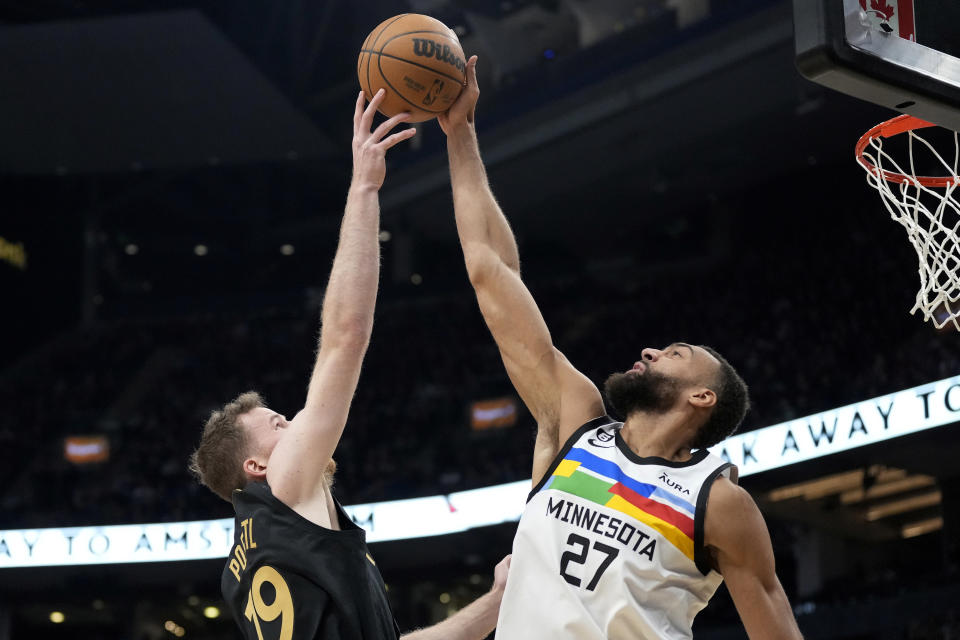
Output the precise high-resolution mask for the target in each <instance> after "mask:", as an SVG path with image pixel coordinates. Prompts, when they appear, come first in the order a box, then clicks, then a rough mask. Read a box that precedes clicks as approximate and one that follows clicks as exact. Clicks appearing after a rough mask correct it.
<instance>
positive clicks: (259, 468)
mask: <svg viewBox="0 0 960 640" xmlns="http://www.w3.org/2000/svg"><path fill="white" fill-rule="evenodd" d="M243 472H244V473H245V474H247V477H248V478H250V479H251V480H254V481H257V482H263V481H264V480H266V479H267V465H265V464H260V461H259V460H257V459H256V458H247V459H246V460H244V461H243Z"/></svg>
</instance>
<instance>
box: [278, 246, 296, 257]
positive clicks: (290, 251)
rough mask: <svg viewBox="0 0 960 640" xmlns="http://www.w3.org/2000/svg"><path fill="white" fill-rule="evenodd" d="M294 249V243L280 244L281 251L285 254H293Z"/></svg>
mask: <svg viewBox="0 0 960 640" xmlns="http://www.w3.org/2000/svg"><path fill="white" fill-rule="evenodd" d="M294 251H295V249H294V246H293V245H292V244H284V245H281V246H280V253H282V254H283V255H285V256H292V255H293V253H294Z"/></svg>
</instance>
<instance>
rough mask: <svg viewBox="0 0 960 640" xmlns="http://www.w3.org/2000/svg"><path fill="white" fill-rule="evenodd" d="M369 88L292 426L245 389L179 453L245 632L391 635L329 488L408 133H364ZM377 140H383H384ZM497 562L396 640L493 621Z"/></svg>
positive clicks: (468, 630) (466, 635) (498, 592)
mask: <svg viewBox="0 0 960 640" xmlns="http://www.w3.org/2000/svg"><path fill="white" fill-rule="evenodd" d="M383 98H384V93H383V91H382V90H381V91H380V92H379V93H377V95H376V96H374V98H373V99H372V100H371V101H370V104H369V106H367V108H366V109H364V97H363V94H362V93H361V94H360V95H359V96H358V97H357V103H356V109H355V112H354V120H353V178H352V181H351V184H350V190H349V192H348V194H347V204H346V208H345V210H344V214H343V221H342V223H341V228H340V243H339V245H338V247H337V254H336V257H335V258H334V262H333V267H332V268H331V271H330V277H329V281H328V283H327V289H326V294H325V297H324V302H323V310H322V315H321V332H320V345H319V351H318V353H317V358H316V364H315V365H314V369H313V374H312V376H311V379H310V384H309V387H308V389H307V399H306V403H305V405H304V408H303V409H302V410H301V411H300V412H299V413H297V415H296V416H294V418H293V419H292V420H287V419H286V418H285V417H284V416H282V415H280V414H279V413H277V412H275V411H272V410H270V409H269V408H267V407H266V406H265V405H264V403H263V400H262V399H261V398H260V396H259V395H258V394H256V393H254V392H248V393H245V394H243V395H241V396H239V397H238V398H236V399H235V400H234V401H233V402H230V403H228V404H227V405H225V406H224V407H223V409H222V410H220V411H216V412H214V413H213V414H212V415H211V416H210V419H209V420H208V421H207V424H206V426H205V427H204V430H203V436H202V439H201V442H200V446H199V447H198V448H197V450H196V451H195V452H194V453H193V456H192V458H191V468H192V469H193V470H194V472H195V473H197V474H198V476H199V478H200V481H201V482H202V483H203V484H205V485H207V486H208V487H209V488H210V489H211V490H213V491H214V492H215V493H216V494H217V495H219V496H220V497H222V498H224V499H225V500H228V501H229V500H232V502H233V505H234V510H235V511H236V522H235V526H236V528H235V536H234V547H233V550H232V552H231V554H230V556H229V557H228V559H227V564H226V566H225V567H224V570H223V576H222V580H221V586H222V590H223V595H224V598H225V600H226V601H227V604H228V605H229V607H230V609H231V610H232V612H233V615H234V618H235V619H236V621H237V623H238V624H239V625H240V628H241V630H242V631H243V635H244V637H245V638H247V639H248V640H266V639H270V640H273V639H276V638H279V639H280V640H312V639H314V638H324V639H327V640H385V639H387V638H392V639H395V638H398V637H399V635H400V634H399V629H398V627H397V625H396V622H395V621H394V618H393V614H392V613H391V611H390V606H389V604H388V602H387V598H386V589H385V587H384V584H383V580H382V578H381V577H380V573H379V571H378V570H377V568H376V566H375V565H374V562H373V558H372V557H371V556H370V553H369V551H368V550H367V546H366V542H365V535H364V534H365V532H364V531H363V529H361V528H360V527H358V526H357V525H356V524H354V523H353V522H352V521H351V520H350V518H349V517H348V516H347V515H346V513H345V512H344V511H343V509H342V508H341V506H340V504H339V503H338V502H337V501H336V500H335V499H334V497H333V495H332V494H331V492H330V484H331V480H332V475H333V471H334V470H335V464H334V462H333V452H334V450H335V449H336V447H337V443H338V442H339V441H340V436H341V434H342V433H343V429H344V426H345V423H346V419H347V413H348V410H349V408H350V401H351V399H352V398H353V394H354V390H355V389H356V386H357V381H358V378H359V375H360V365H361V362H362V360H363V356H364V354H365V353H366V349H367V345H368V343H369V340H370V332H371V330H372V326H373V311H374V305H375V301H376V295H377V285H378V278H379V270H380V255H379V252H380V249H379V239H378V232H379V217H380V205H379V197H378V193H379V189H380V187H381V186H382V184H383V180H384V177H385V174H386V165H385V160H384V158H385V154H386V152H387V150H388V149H390V148H391V147H393V146H394V145H396V144H398V143H399V142H401V141H403V140H407V139H409V138H410V137H412V136H413V135H414V133H415V130H414V129H405V130H402V131H399V132H396V133H392V134H390V132H391V131H392V130H393V128H394V127H396V126H397V125H398V124H399V123H401V122H403V121H404V120H406V119H407V118H408V116H407V115H406V114H401V115H398V116H394V117H393V118H390V119H389V120H387V121H386V122H384V123H383V124H381V125H380V126H379V127H377V128H376V129H375V130H374V131H372V132H371V127H372V123H373V117H374V113H376V110H377V106H378V105H379V104H380V103H381V102H382V101H383ZM388 134H390V135H388ZM508 564H509V559H505V560H504V561H503V562H501V563H500V564H499V565H498V566H497V569H496V570H495V580H494V587H493V588H492V589H491V591H490V592H489V593H487V594H486V595H484V596H481V597H480V598H479V599H477V601H476V602H474V603H472V604H471V605H469V606H467V607H466V608H464V609H463V610H461V611H460V612H458V613H457V614H455V615H454V616H452V617H450V618H448V619H447V620H445V621H443V622H441V623H439V624H437V625H435V626H433V627H430V628H428V629H421V630H419V631H416V632H414V633H413V634H410V635H408V636H405V638H409V639H410V640H433V639H434V638H436V639H438V640H439V639H440V638H443V639H444V640H458V639H460V640H469V639H477V640H479V638H483V637H484V636H486V635H487V634H488V633H490V632H491V631H492V630H493V628H494V626H495V624H496V619H497V613H498V610H499V606H500V599H501V596H502V593H503V585H504V583H505V582H506V572H507V567H508Z"/></svg>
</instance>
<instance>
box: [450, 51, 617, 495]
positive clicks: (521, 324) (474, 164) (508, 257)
mask: <svg viewBox="0 0 960 640" xmlns="http://www.w3.org/2000/svg"><path fill="white" fill-rule="evenodd" d="M476 64H477V57H476V56H473V57H471V58H470V60H469V61H468V62H467V85H466V87H464V89H463V92H462V93H461V95H460V97H459V98H458V99H457V101H456V102H455V103H454V105H453V106H452V107H451V108H450V110H449V111H448V112H447V113H445V114H442V115H441V116H439V118H438V120H439V122H440V126H441V128H442V129H443V131H444V133H446V134H447V152H448V154H449V158H450V180H451V184H452V187H453V206H454V211H455V215H456V221H457V232H458V234H459V236H460V245H461V247H462V248H463V257H464V262H465V263H466V266H467V274H468V275H469V277H470V283H471V284H472V285H473V288H474V291H475V292H476V294H477V302H478V303H479V305H480V311H481V313H482V314H483V318H484V320H485V321H486V323H487V327H489V329H490V332H491V333H492V334H493V338H494V340H496V342H497V346H498V347H499V349H500V354H501V356H502V358H503V362H504V365H505V366H506V369H507V374H508V375H509V376H510V380H511V381H512V382H513V385H514V387H515V388H516V389H517V393H519V394H520V397H521V398H522V399H523V401H524V403H525V404H526V405H527V407H528V408H529V409H530V412H531V413H532V414H533V416H534V418H535V419H536V421H537V425H538V432H537V443H536V447H535V451H534V465H533V480H534V482H536V481H537V480H539V479H540V477H541V476H542V475H543V473H544V472H545V471H546V470H547V467H548V466H549V464H550V461H551V460H552V459H553V457H554V456H555V455H556V453H557V451H558V449H559V447H560V446H561V445H562V443H563V442H565V441H566V439H567V438H568V437H569V436H570V435H571V434H572V433H573V432H574V431H575V430H576V429H577V428H578V427H579V426H580V425H582V424H583V423H584V422H586V421H588V420H591V419H593V418H596V417H597V416H600V415H603V414H604V408H603V401H602V399H601V397H600V392H599V391H598V390H597V387H596V386H595V385H594V384H593V383H592V382H590V380H588V379H587V378H586V377H585V376H584V375H583V374H581V373H580V372H579V371H577V370H576V369H575V368H574V367H573V366H572V365H571V364H570V363H569V362H568V361H567V359H566V358H565V357H564V356H563V354H562V353H560V351H559V350H557V349H556V348H555V347H554V346H553V340H552V338H551V337H550V331H549V330H548V329H547V325H546V323H545V322H544V320H543V316H542V314H541V313H540V309H539V308H538V307H537V304H536V302H535V301H534V299H533V296H531V295H530V291H529V290H528V289H527V287H526V285H524V283H523V281H522V280H521V279H520V261H519V257H518V253H517V244H516V240H515V239H514V236H513V231H512V230H511V229H510V225H509V224H508V223H507V219H506V218H505V217H504V215H503V212H502V211H501V210H500V207H499V205H498V204H497V201H496V199H495V198H494V196H493V192H492V191H491V190H490V186H489V183H488V181H487V174H486V171H485V169H484V166H483V161H482V160H481V158H480V149H479V146H478V143H477V136H476V130H475V129H474V126H473V114H474V108H475V107H476V103H477V99H478V97H479V95H480V90H479V88H478V86H477V73H476Z"/></svg>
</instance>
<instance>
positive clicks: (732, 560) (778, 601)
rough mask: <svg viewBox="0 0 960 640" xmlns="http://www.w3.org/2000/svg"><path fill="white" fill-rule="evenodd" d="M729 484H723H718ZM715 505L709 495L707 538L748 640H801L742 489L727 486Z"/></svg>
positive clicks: (758, 519) (761, 526)
mask: <svg viewBox="0 0 960 640" xmlns="http://www.w3.org/2000/svg"><path fill="white" fill-rule="evenodd" d="M718 482H727V481H725V480H724V481H718ZM728 485H729V486H725V487H723V488H722V489H721V491H716V489H718V488H721V487H714V494H720V495H719V496H718V497H719V500H718V501H717V502H718V503H715V502H714V500H713V496H711V500H710V504H709V507H708V510H707V525H706V526H707V533H706V535H707V538H706V542H707V544H708V545H709V546H710V549H711V551H712V553H713V557H714V560H715V563H716V566H717V569H718V570H719V571H720V573H721V574H722V575H723V579H724V582H726V584H727V589H728V590H729V591H730V596H731V598H732V599H733V603H734V605H736V608H737V612H738V613H739V614H740V619H741V620H742V622H743V626H744V628H745V629H746V631H747V635H748V636H749V637H750V638H751V639H752V640H757V639H758V638H759V639H767V638H769V639H778V640H779V639H781V638H800V637H801V635H800V631H799V628H798V627H797V623H796V620H795V619H794V616H793V611H792V609H791V607H790V602H789V601H788V600H787V596H786V594H785V593H784V591H783V587H782V586H781V584H780V581H779V579H778V578H777V574H776V567H775V561H774V555H773V546H772V544H771V542H770V534H769V533H768V532H767V527H766V524H765V523H764V521H763V516H762V515H761V514H760V510H759V509H758V508H757V506H756V504H755V503H754V502H753V499H752V498H751V497H750V496H749V494H747V492H746V491H744V490H743V489H741V488H739V487H736V486H734V485H732V484H731V483H729V482H728Z"/></svg>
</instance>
